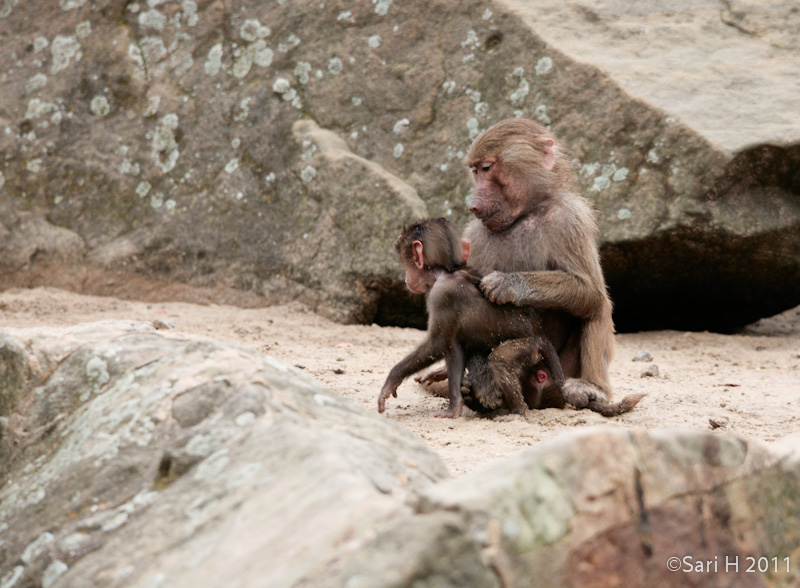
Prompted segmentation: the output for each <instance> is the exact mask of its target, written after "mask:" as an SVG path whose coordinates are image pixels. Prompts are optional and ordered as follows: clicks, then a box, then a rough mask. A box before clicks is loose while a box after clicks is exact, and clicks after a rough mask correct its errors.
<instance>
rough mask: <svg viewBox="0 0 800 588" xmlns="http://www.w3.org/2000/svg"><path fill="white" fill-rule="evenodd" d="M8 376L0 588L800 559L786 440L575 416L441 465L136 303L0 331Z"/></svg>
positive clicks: (620, 575)
mask: <svg viewBox="0 0 800 588" xmlns="http://www.w3.org/2000/svg"><path fill="white" fill-rule="evenodd" d="M0 386H2V396H0V427H1V428H0V433H1V434H2V437H0V440H1V441H2V444H1V445H0V466H2V470H1V471H2V472H3V474H2V478H0V483H2V486H1V487H0V532H1V533H2V535H1V536H2V539H1V540H0V585H2V587H3V588H14V587H28V586H40V585H41V586H43V587H45V588H48V587H49V586H58V587H73V586H74V587H82V588H83V587H87V586H89V587H91V586H97V587H101V586H102V587H117V586H119V587H122V586H125V587H128V586H131V587H155V586H192V587H199V588H203V587H209V588H211V587H218V586H231V587H250V586H252V587H260V586H267V585H268V586H287V587H288V586H304V587H305V586H308V587H311V586H314V587H317V586H331V587H334V586H336V587H340V586H348V587H351V588H355V587H360V586H396V587H398V588H399V587H402V586H410V585H414V586H418V587H434V586H437V587H438V586H452V587H456V586H459V587H463V586H505V587H511V586H533V585H535V586H554V587H565V586H703V587H707V586H793V585H795V582H796V574H797V572H796V570H797V569H798V566H800V557H799V556H798V552H797V551H796V548H797V545H798V540H799V539H800V535H798V533H800V532H799V531H798V529H800V524H798V523H800V515H798V513H799V512H800V502H799V501H800V498H798V497H800V452H798V451H797V449H796V448H797V442H796V440H795V441H793V440H792V439H787V440H785V441H783V442H781V443H780V444H776V445H773V446H764V445H762V444H758V443H754V442H750V441H747V440H744V439H741V438H737V437H734V436H730V435H720V434H715V433H711V432H706V431H702V432H701V431H651V432H647V431H622V430H618V429H589V430H583V431H576V433H575V434H570V435H566V436H562V437H560V438H558V439H555V440H553V441H551V442H548V443H545V444H542V445H541V446H538V447H536V448H533V449H530V450H528V451H525V452H523V453H521V454H519V455H518V456H516V457H514V458H512V459H509V460H506V461H504V462H501V463H498V464H496V465H495V466H493V467H490V468H487V469H485V470H483V471H481V472H476V473H474V474H471V475H469V476H465V477H463V478H460V479H455V480H454V479H448V476H447V472H446V470H445V467H444V465H443V464H442V462H441V460H439V458H438V457H437V456H436V455H435V454H433V453H432V452H431V451H430V450H428V449H427V448H426V447H425V446H424V445H423V444H422V443H421V442H420V441H419V440H418V439H416V438H415V437H414V436H412V435H411V434H409V433H408V432H406V431H405V430H403V429H402V428H401V427H399V426H397V425H396V424H395V423H392V422H391V421H389V420H387V419H386V418H384V417H381V416H379V415H377V414H376V413H373V412H370V411H365V410H363V409H361V408H359V407H356V406H354V405H352V404H351V403H350V402H348V401H346V400H344V399H341V398H338V397H336V396H334V395H332V394H330V393H328V392H326V391H325V390H323V389H322V388H321V386H320V385H319V384H317V383H316V382H314V381H313V380H311V379H310V378H308V377H307V376H305V375H304V374H303V373H301V372H300V371H299V370H296V369H294V368H291V367H288V366H285V365H283V364H280V363H278V362H276V361H274V360H272V359H270V358H269V357H265V356H262V355H259V354H257V353H255V352H252V351H249V350H247V349H244V348H240V347H236V346H232V345H226V344H221V343H216V342H212V341H207V340H191V339H186V338H181V336H179V335H173V336H171V337H166V336H164V335H162V334H159V333H156V332H155V330H154V329H153V328H152V326H151V325H149V324H145V323H134V322H105V323H91V324H86V325H80V326H77V327H70V328H63V329H47V328H42V329H24V330H23V329H6V330H0ZM671 558H678V559H677V560H675V559H671ZM706 562H711V564H708V565H716V566H717V567H716V568H713V567H712V568H708V565H706ZM734 562H735V563H736V564H737V565H738V568H735V567H734ZM697 565H706V568H705V569H703V570H702V571H699V570H698V568H697V567H696V566H697ZM675 566H677V571H673V570H674V569H675ZM767 568H768V569H769V572H768V573H761V572H759V571H758V570H759V569H761V570H764V569H767ZM748 569H753V570H755V572H748V571H747V570H748Z"/></svg>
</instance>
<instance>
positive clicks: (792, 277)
mask: <svg viewBox="0 0 800 588" xmlns="http://www.w3.org/2000/svg"><path fill="white" fill-rule="evenodd" d="M663 6H664V5H663V3H662V4H658V3H644V4H642V3H637V4H636V5H635V6H633V7H631V6H628V4H625V3H620V2H607V3H603V4H602V5H597V6H595V5H594V4H591V5H590V4H588V3H570V4H557V5H552V4H547V5H545V4H542V3H540V2H538V0H536V1H534V2H526V3H522V2H514V1H512V0H503V1H497V2H492V3H489V4H486V3H479V2H466V3H464V2H462V3H456V4H454V3H451V2H442V1H437V2H433V3H431V2H419V1H414V2H404V3H399V2H391V1H390V0H379V1H376V2H372V3H363V4H358V5H355V6H339V5H338V4H331V3H326V4H324V5H320V4H319V3H317V2H312V1H310V0H300V1H293V2H277V3H263V2H255V1H252V0H236V1H235V2H233V3H232V4H231V3H223V2H220V1H209V2H194V1H181V2H178V1H167V2H160V3H158V4H153V3H151V2H148V3H142V2H127V1H123V0H95V1H93V2H86V1H82V0H68V1H67V0H65V1H62V2H58V3H53V2H51V3H46V4H44V5H39V4H34V3H31V2H27V3H25V2H6V3H5V4H4V5H3V8H1V9H0V24H2V26H0V44H2V47H3V51H4V53H5V54H6V55H7V56H8V58H7V59H6V60H5V61H4V63H3V65H2V66H0V82H2V85H3V92H2V95H0V153H1V154H2V157H0V251H1V252H2V253H3V255H2V256H0V288H7V287H12V286H35V285H40V284H47V285H57V286H61V287H66V288H69V289H72V290H76V291H80V292H87V293H99V294H113V295H117V296H124V297H133V298H140V299H148V300H163V299H168V298H171V299H183V300H190V301H215V302H226V303H233V304H239V305H243V306H257V305H260V304H264V303H269V302H281V301H286V300H295V299H296V300H301V301H303V302H305V303H306V304H308V305H310V306H312V307H313V308H314V309H315V310H316V311H317V312H320V313H322V314H325V315H326V316H330V317H333V318H335V319H337V320H341V321H350V322H353V321H354V322H370V321H377V322H379V323H382V324H386V323H391V324H409V323H414V324H419V323H420V316H421V314H420V313H421V307H420V306H419V304H411V303H409V301H408V299H407V297H405V295H404V294H403V293H402V282H401V279H400V277H401V271H400V268H399V264H397V263H396V260H395V259H394V255H393V252H392V250H391V245H392V241H393V239H394V237H395V235H396V234H397V233H398V232H399V229H400V228H401V226H402V225H403V224H404V223H406V222H408V221H410V220H413V219H415V218H416V217H418V216H420V215H421V214H426V215H430V216H440V215H443V216H447V217H449V218H451V219H453V220H454V221H455V222H456V223H460V224H463V223H465V222H466V221H467V220H468V219H469V217H470V214H469V212H468V208H467V207H468V205H467V202H468V200H469V197H470V191H471V187H470V180H469V178H468V175H467V173H466V172H465V170H464V169H463V165H462V163H461V157H462V156H463V153H464V151H465V150H466V148H467V146H468V145H469V143H470V141H471V140H472V139H473V138H474V137H475V136H476V135H477V133H478V132H480V131H481V130H483V129H486V128H488V127H489V126H490V125H491V124H493V123H494V122H497V121H498V120H501V119H503V118H506V117H511V116H527V117H530V118H533V119H536V120H539V121H541V122H542V123H544V124H546V125H549V126H551V127H552V128H553V130H554V131H555V132H556V134H557V135H558V136H559V137H561V138H562V139H563V141H564V143H565V144H566V145H567V147H569V149H570V151H571V155H572V158H573V161H574V164H575V169H576V173H577V177H578V180H579V184H580V187H581V191H582V192H583V193H584V194H585V195H586V196H587V197H589V198H590V200H592V202H593V204H594V205H595V207H596V208H597V210H598V222H599V225H600V229H601V234H602V236H603V237H602V242H601V248H602V254H603V263H604V267H605V270H606V273H607V278H608V283H609V286H610V289H611V294H612V298H613V299H614V300H615V312H616V320H617V323H618V326H619V328H620V329H623V330H627V329H635V328H653V327H664V326H668V327H672V328H700V329H731V328H736V327H738V326H741V325H744V324H748V323H750V322H752V321H754V320H756V319H757V318H760V317H763V316H767V315H771V314H775V313H777V312H780V311H782V310H784V309H787V308H790V307H793V306H796V305H797V304H798V303H800V261H798V260H800V237H798V235H800V230H798V229H800V202H798V194H800V175H798V174H799V172H798V169H800V146H798V145H800V138H798V129H800V108H797V106H798V102H797V100H798V98H797V96H798V95H800V93H799V92H798V83H800V82H798V79H797V76H796V75H794V74H795V72H796V71H797V68H798V57H797V52H796V50H795V49H796V39H797V38H800V34H798V33H800V31H798V26H799V25H798V16H797V11H796V6H794V5H793V3H791V2H770V3H766V2H761V1H755V0H754V1H752V2H735V3H714V2H711V1H707V2H702V3H700V4H696V3H695V4H691V3H678V4H673V5H669V6H667V7H663ZM415 191H416V196H415V195H414V192H415ZM415 313H416V314H415Z"/></svg>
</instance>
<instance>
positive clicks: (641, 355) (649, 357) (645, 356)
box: [633, 351, 653, 361]
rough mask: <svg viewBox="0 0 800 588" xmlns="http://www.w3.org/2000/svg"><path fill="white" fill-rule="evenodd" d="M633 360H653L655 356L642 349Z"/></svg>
mask: <svg viewBox="0 0 800 588" xmlns="http://www.w3.org/2000/svg"><path fill="white" fill-rule="evenodd" d="M633 361H653V356H652V355H650V353H649V352H647V351H640V352H639V353H637V354H636V357H634V358H633Z"/></svg>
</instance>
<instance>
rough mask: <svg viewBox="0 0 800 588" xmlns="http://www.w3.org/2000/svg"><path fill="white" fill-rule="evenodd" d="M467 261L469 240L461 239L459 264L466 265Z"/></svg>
mask: <svg viewBox="0 0 800 588" xmlns="http://www.w3.org/2000/svg"><path fill="white" fill-rule="evenodd" d="M468 259H469V239H461V263H463V264H466V263H467V260H468Z"/></svg>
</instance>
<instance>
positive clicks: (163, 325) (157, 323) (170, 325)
mask: <svg viewBox="0 0 800 588" xmlns="http://www.w3.org/2000/svg"><path fill="white" fill-rule="evenodd" d="M153 326H154V327H155V328H156V330H159V331H165V330H167V329H174V328H175V321H174V320H172V319H167V320H161V319H155V320H154V321H153Z"/></svg>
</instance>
